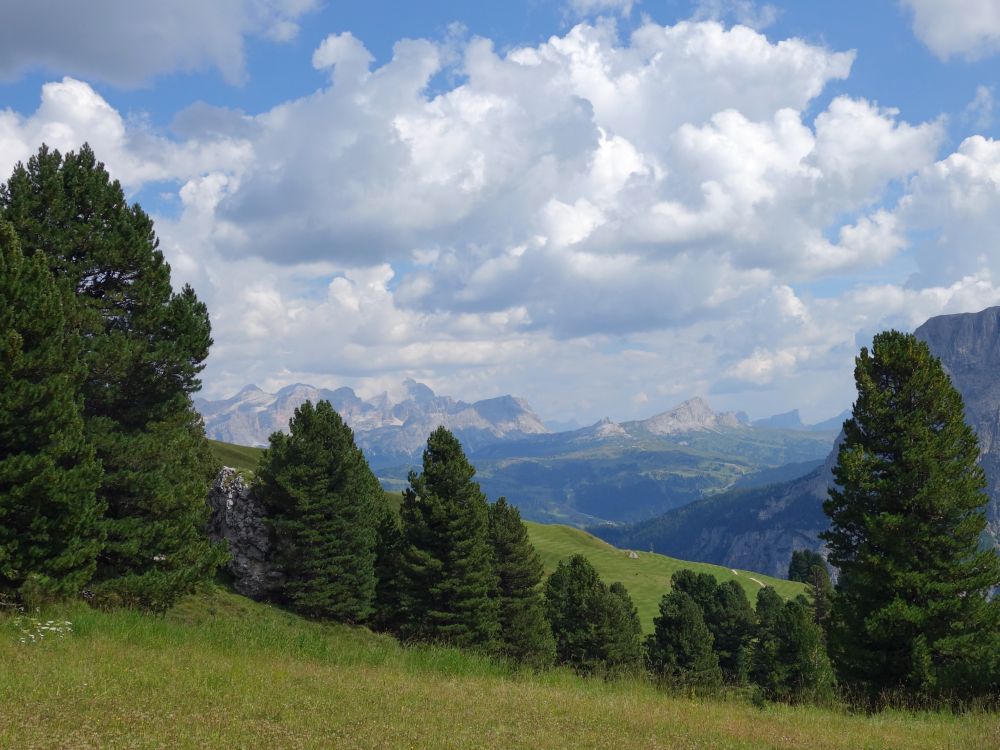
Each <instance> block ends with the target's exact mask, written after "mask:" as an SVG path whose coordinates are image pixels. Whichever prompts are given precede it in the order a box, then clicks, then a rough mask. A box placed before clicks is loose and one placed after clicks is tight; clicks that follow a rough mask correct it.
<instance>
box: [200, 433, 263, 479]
mask: <svg viewBox="0 0 1000 750" xmlns="http://www.w3.org/2000/svg"><path fill="white" fill-rule="evenodd" d="M208 445H209V447H210V448H211V449H212V455H213V456H215V459H216V460H217V461H218V462H219V463H221V464H222V465H223V466H231V467H233V468H234V469H239V470H240V471H250V472H253V471H256V470H257V462H258V461H259V460H260V455H261V453H263V452H264V449H263V448H251V447H249V446H246V445H234V444H233V443H223V442H222V441H221V440H209V441H208Z"/></svg>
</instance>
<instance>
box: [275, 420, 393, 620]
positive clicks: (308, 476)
mask: <svg viewBox="0 0 1000 750" xmlns="http://www.w3.org/2000/svg"><path fill="white" fill-rule="evenodd" d="M259 477H260V496H261V500H262V502H263V505H264V507H265V508H266V510H267V517H268V520H269V523H270V526H271V529H272V534H273V545H274V546H273V548H272V549H273V555H274V559H275V561H276V562H277V564H278V567H279V568H280V569H281V571H282V573H283V574H284V576H285V580H284V583H283V585H282V589H281V596H282V597H283V598H284V600H285V601H287V602H288V603H289V604H290V605H291V606H292V608H293V609H295V610H296V611H297V612H300V613H302V614H305V615H308V616H310V617H321V618H328V619H332V620H339V621H341V622H352V623H359V622H363V621H365V620H366V619H367V618H368V616H369V615H370V614H371V613H372V609H373V602H374V599H375V584H376V578H375V544H376V522H377V520H378V519H377V508H378V505H379V504H384V498H383V493H382V488H381V486H380V485H379V483H378V480H377V479H376V478H375V475H374V474H372V472H371V469H369V468H368V464H367V462H366V461H365V458H364V455H363V454H362V453H361V450H360V449H359V448H358V447H357V446H356V445H355V443H354V433H353V432H352V431H351V428H350V427H348V426H347V425H346V424H345V423H344V420H343V419H342V418H341V416H340V415H339V414H338V413H337V412H336V411H335V410H334V408H333V407H332V406H331V405H330V402H329V401H320V402H319V403H318V404H316V406H315V407H314V406H313V405H312V402H310V401H306V402H305V403H304V404H302V405H301V406H300V407H299V408H298V409H296V410H295V413H294V414H293V416H292V419H291V421H290V422H289V434H288V435H285V434H283V433H281V432H275V433H274V434H272V435H271V438H270V446H269V447H268V449H267V450H266V451H265V452H264V455H263V457H262V458H261V462H260V468H259Z"/></svg>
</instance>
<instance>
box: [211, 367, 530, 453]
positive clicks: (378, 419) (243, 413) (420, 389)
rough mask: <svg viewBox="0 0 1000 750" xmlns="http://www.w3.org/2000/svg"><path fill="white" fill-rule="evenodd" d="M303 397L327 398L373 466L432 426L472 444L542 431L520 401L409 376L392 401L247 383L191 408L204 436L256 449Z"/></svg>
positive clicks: (283, 426) (419, 442)
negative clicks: (459, 393)
mask: <svg viewBox="0 0 1000 750" xmlns="http://www.w3.org/2000/svg"><path fill="white" fill-rule="evenodd" d="M307 400H308V401H312V402H314V403H315V402H317V401H320V400H326V401H329V402H330V403H331V404H332V405H333V408H334V409H336V410H337V411H338V412H339V413H340V415H341V416H342V417H343V418H344V421H345V422H347V424H348V425H350V427H351V429H353V430H354V432H355V437H356V439H357V441H358V444H359V446H360V447H361V448H362V450H364V451H365V453H366V455H367V456H368V458H369V461H371V462H372V464H373V465H376V466H379V465H385V464H393V463H399V462H405V461H409V460H410V459H412V458H413V456H415V455H417V456H419V454H420V451H421V450H422V449H423V446H424V444H425V443H426V441H427V436H428V435H429V434H430V433H431V432H432V431H433V430H434V429H435V428H436V427H438V426H439V425H444V426H445V427H447V428H448V429H450V430H452V431H453V432H454V433H455V434H456V435H457V436H458V437H459V438H460V439H461V440H462V442H463V443H464V444H465V445H466V446H469V447H473V448H474V447H475V446H478V445H482V444H486V443H490V442H495V441H498V440H504V439H513V438H521V437H526V436H528V435H537V434H545V433H547V432H548V428H547V427H545V425H544V424H543V423H542V421H541V419H539V418H538V415H536V414H535V413H534V412H533V411H532V410H531V407H530V406H529V405H528V403H527V402H526V401H524V400H523V399H519V398H515V397H513V396H499V397H496V398H489V399H484V400H482V401H476V402H475V403H472V404H469V403H466V402H464V401H456V400H455V399H452V398H450V397H448V396H438V395H436V394H435V393H434V391H432V390H431V389H430V388H429V387H427V386H426V385H424V384H423V383H418V382H416V381H415V380H406V381H405V382H404V383H403V395H402V396H401V397H399V398H397V399H394V398H392V397H390V395H389V394H388V393H382V394H379V395H377V396H375V397H374V398H372V399H369V400H367V401H366V400H363V399H361V398H360V397H359V396H358V395H357V394H356V393H355V392H354V391H353V390H352V389H351V388H337V389H336V390H329V389H326V388H316V387H315V386H311V385H305V384H302V383H296V384H295V385H289V386H286V387H284V388H282V389H281V390H279V391H278V392H277V393H266V392H264V391H262V390H261V389H260V388H258V387H257V386H253V385H249V386H246V387H245V388H243V389H242V390H241V391H240V392H239V393H237V394H236V395H235V396H232V397H230V398H228V399H222V400H220V401H207V400H205V399H196V400H195V408H196V409H197V410H198V411H199V412H200V413H201V415H202V417H204V419H205V431H206V433H207V434H208V436H209V437H210V438H212V439H215V440H222V441H224V442H227V443H236V444H238V445H251V446H261V445H267V439H268V436H269V435H270V434H271V433H272V432H276V431H279V430H281V431H287V429H288V421H289V420H290V419H291V417H292V414H293V413H294V412H295V409H297V408H298V407H299V406H301V405H302V404H303V403H304V402H305V401H307Z"/></svg>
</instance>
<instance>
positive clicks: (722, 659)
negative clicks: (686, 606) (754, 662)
mask: <svg viewBox="0 0 1000 750" xmlns="http://www.w3.org/2000/svg"><path fill="white" fill-rule="evenodd" d="M671 587H672V588H674V589H677V590H679V591H683V592H685V593H686V594H688V596H690V597H691V599H692V600H693V601H694V603H695V604H697V605H698V608H699V609H700V610H701V613H702V617H703V618H704V621H705V625H706V626H707V627H708V630H709V632H710V633H711V634H712V648H713V650H714V651H715V653H716V656H718V659H719V666H720V667H721V668H722V672H723V674H724V675H725V677H726V678H727V679H728V680H731V681H733V682H742V681H743V680H744V678H745V671H746V666H747V655H748V651H749V647H750V640H751V638H752V637H753V633H754V628H755V625H756V620H757V618H756V616H755V615H754V611H753V608H752V607H751V606H750V602H749V600H748V599H747V596H746V593H745V592H744V591H743V588H742V587H741V586H740V585H739V584H738V583H736V581H726V582H725V583H722V584H720V583H719V582H718V581H717V580H716V579H715V576H713V575H711V574H709V573H695V572H694V571H693V570H688V569H684V570H679V571H677V573H675V574H674V575H673V577H672V579H671Z"/></svg>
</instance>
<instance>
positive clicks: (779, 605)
mask: <svg viewBox="0 0 1000 750" xmlns="http://www.w3.org/2000/svg"><path fill="white" fill-rule="evenodd" d="M784 606H785V602H784V600H783V599H782V598H781V596H780V595H779V594H778V592H777V591H775V590H774V588H773V587H771V586H765V587H764V588H762V589H761V590H760V591H758V592H757V607H756V613H757V628H756V638H755V639H754V644H753V651H752V654H751V657H750V681H751V682H752V683H754V684H755V685H758V686H759V687H760V688H761V689H762V690H763V692H764V694H765V695H767V696H774V695H776V694H777V693H778V692H779V691H780V690H781V685H782V684H783V680H784V672H783V670H782V667H781V662H780V660H779V658H778V650H779V648H780V646H781V644H780V642H779V640H778V636H777V633H778V620H779V619H780V618H781V613H782V610H783V609H784Z"/></svg>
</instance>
